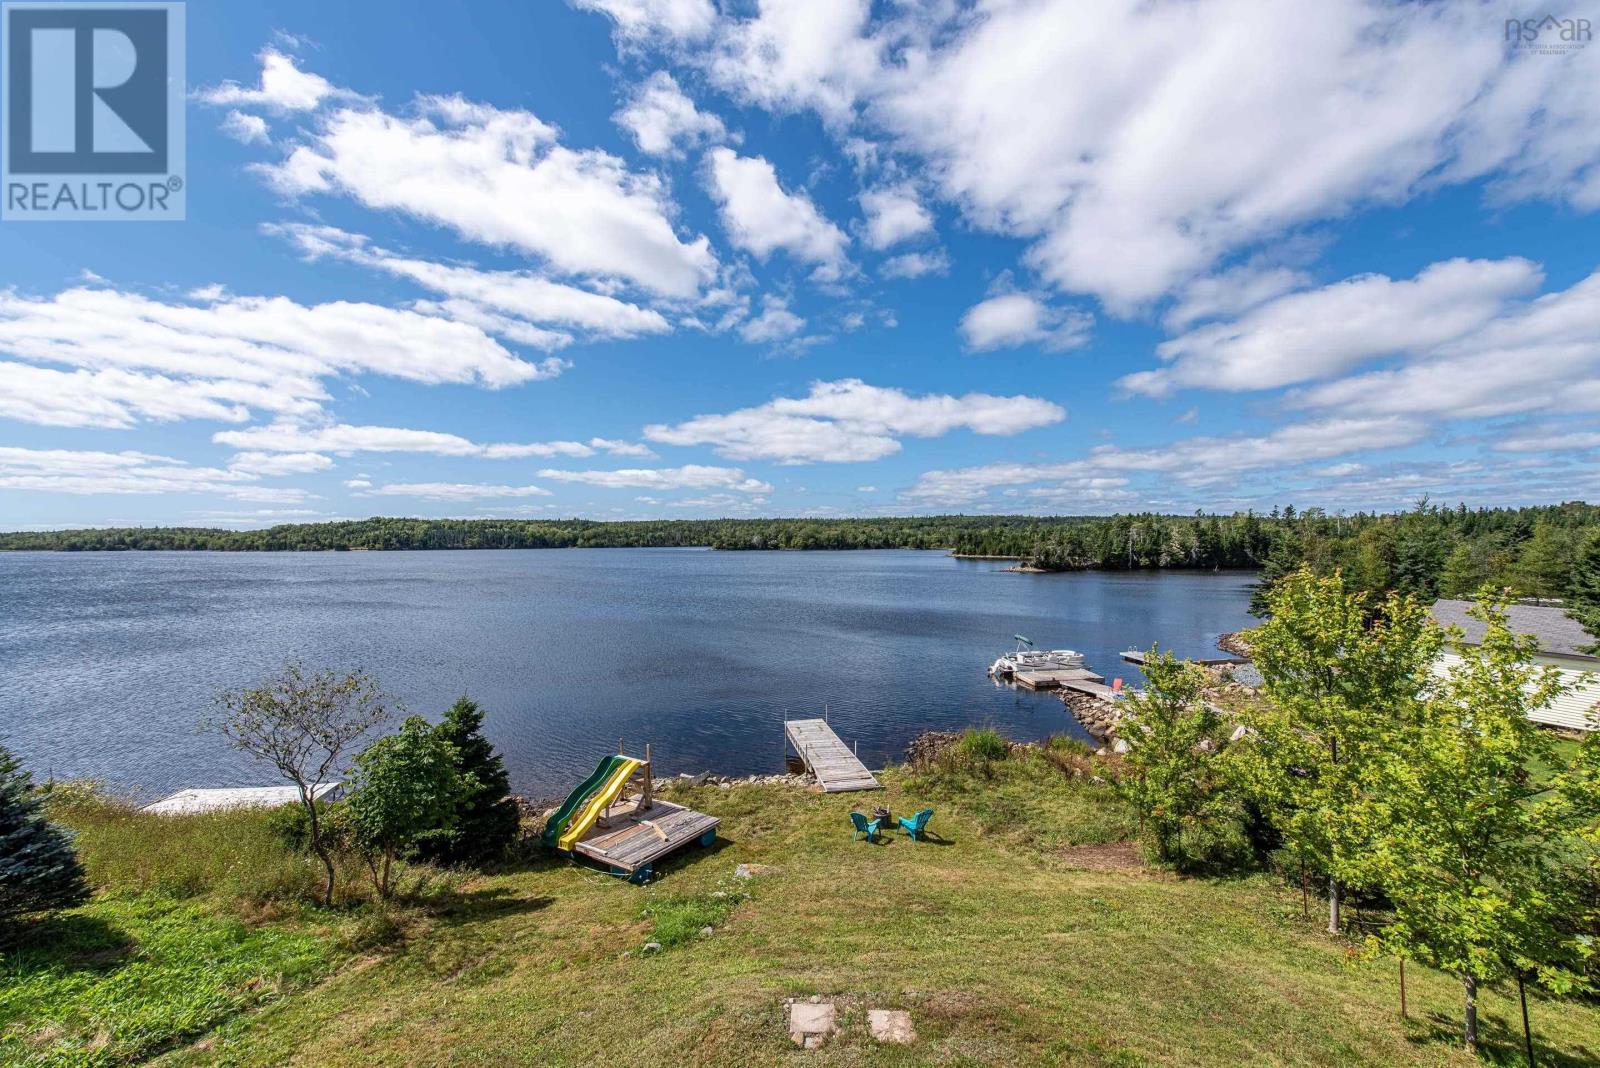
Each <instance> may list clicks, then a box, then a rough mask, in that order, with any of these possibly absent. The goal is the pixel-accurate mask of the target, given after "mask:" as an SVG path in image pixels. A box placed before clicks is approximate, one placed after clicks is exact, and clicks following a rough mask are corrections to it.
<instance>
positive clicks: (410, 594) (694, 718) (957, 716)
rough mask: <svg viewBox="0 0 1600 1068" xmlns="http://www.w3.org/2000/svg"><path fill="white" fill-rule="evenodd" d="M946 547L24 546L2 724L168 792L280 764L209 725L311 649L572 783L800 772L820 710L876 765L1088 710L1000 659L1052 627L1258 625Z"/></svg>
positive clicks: (1204, 591) (514, 766)
mask: <svg viewBox="0 0 1600 1068" xmlns="http://www.w3.org/2000/svg"><path fill="white" fill-rule="evenodd" d="M1004 566H1005V564H1003V563H1000V562H996V561H964V560H955V559H952V558H951V557H949V556H946V555H944V554H942V553H936V552H804V553H801V552H790V553H782V552H737V553H719V552H712V551H709V550H696V549H589V550H585V549H561V550H530V551H510V550H507V551H492V552H406V553H281V554H248V553H81V554H79V553H0V741H3V742H4V743H5V744H6V745H8V746H10V747H11V748H12V749H14V750H16V751H17V752H18V753H19V754H20V755H21V756H22V758H23V760H24V761H25V763H26V764H27V766H28V767H30V768H31V769H32V770H33V771H34V772H35V773H36V774H38V775H40V776H43V775H45V774H54V775H55V776H56V777H58V778H63V777H80V776H92V777H95V778H100V779H105V780H107V781H108V782H110V783H111V784H113V785H114V786H116V787H118V788H119V789H121V790H124V791H135V790H136V791H138V792H139V793H140V794H142V795H159V794H162V793H165V792H168V791H170V790H173V789H176V788H178V787H182V786H213V785H240V784H248V783H265V782H269V781H271V773H270V772H269V771H268V770H267V769H263V768H260V767H257V766H252V765H251V764H250V763H249V762H248V761H247V759H246V758H245V757H243V756H242V755H240V754H237V753H234V752H232V751H230V750H229V749H227V748H226V747H225V746H224V744H223V743H222V741H221V740H220V739H219V738H216V737H214V736H206V735H201V734H198V733H197V732H196V730H195V724H196V722H197V721H198V720H199V719H200V717H201V716H202V715H204V714H205V713H206V712H207V711H208V710H209V709H210V707H211V703H212V699H213V697H214V695H215V694H216V693H217V692H218V691H219V690H221V689H224V688H227V687H233V686H240V685H246V684H249V683H252V682H254V681H256V680H258V679H259V678H261V677H262V676H264V675H266V674H267V673H268V672H270V671H271V670H272V669H273V668H275V667H276V666H278V665H279V664H281V663H282V662H283V660H284V658H285V657H288V656H291V655H293V656H299V657H301V658H303V659H304V660H306V661H307V663H308V664H312V665H328V666H334V667H340V668H344V667H355V666H362V667H365V668H366V669H367V670H369V671H371V672H373V673H374V674H376V675H377V677H378V678H379V680H380V681H381V683H382V684H383V686H384V687H385V689H387V690H388V691H389V692H391V693H392V694H394V695H395V696H396V697H398V698H399V699H400V701H401V702H402V703H403V704H404V706H405V707H406V709H407V710H409V711H413V712H421V713H424V714H426V715H428V716H430V718H431V717H436V716H437V715H438V714H439V713H440V712H441V711H443V709H444V708H445V707H447V706H448V705H449V704H450V702H451V701H452V700H453V699H454V698H455V697H456V696H457V695H459V694H461V693H468V694H471V695H472V696H473V697H475V698H477V699H478V701H479V702H480V703H482V704H483V705H484V706H485V707H486V708H487V709H488V710H489V719H488V732H489V734H490V735H491V737H492V738H493V740H494V742H495V743H496V744H497V745H498V746H499V747H500V749H501V751H502V752H503V753H504V754H505V759H506V764H507V766H508V768H509V769H510V771H511V777H512V781H513V783H514V785H515V787H516V788H517V789H518V790H520V791H523V792H526V793H531V794H536V795H539V796H553V795H558V794H564V793H565V792H566V791H567V790H568V789H570V788H571V786H572V785H574V784H575V783H576V782H577V781H579V780H580V779H581V778H582V777H584V776H585V775H587V774H588V773H589V772H590V771H592V770H593V768H594V765H595V763H596V761H597V760H599V758H600V757H601V756H603V755H605V754H606V753H609V752H612V751H613V750H614V747H615V746H616V745H617V741H618V739H619V738H620V739H623V740H624V741H625V742H626V745H627V747H628V750H629V751H630V752H639V751H642V750H643V748H644V743H645V742H647V741H648V742H651V743H653V746H654V755H655V759H656V763H657V767H658V771H659V773H662V774H672V773H676V772H679V771H691V772H693V771H701V770H705V769H712V770H715V771H718V772H721V773H728V774H747V773H753V772H770V771H776V770H779V769H780V768H781V766H782V765H781V752H782V733H781V723H782V720H783V716H784V713H785V712H788V713H790V714H791V715H800V716H811V715H821V714H822V711H823V708H824V706H825V705H826V706H827V709H828V714H829V720H830V722H832V723H833V725H834V728H835V729H836V730H837V731H838V732H839V734H840V736H841V737H843V738H844V739H845V740H846V742H856V743H858V744H859V746H860V754H861V757H862V759H863V760H865V761H866V762H867V763H868V765H869V766H871V767H878V766H880V764H881V762H882V761H883V760H885V759H887V758H891V757H894V756H898V755H899V754H900V753H901V752H902V751H903V749H904V747H905V745H906V743H907V742H908V741H909V740H910V739H911V738H912V737H914V736H915V735H916V734H918V733H919V732H921V731H923V730H928V729H953V728H959V727H961V726H965V725H967V724H992V725H994V726H996V727H998V728H999V729H1000V730H1002V731H1004V732H1005V733H1006V734H1008V735H1010V736H1011V737H1013V738H1017V739H1028V738H1040V737H1044V736H1045V735H1048V734H1052V733H1060V732H1069V733H1075V734H1078V735H1079V736H1080V737H1082V736H1083V735H1082V732H1081V730H1080V729H1079V728H1078V727H1077V724H1076V723H1075V722H1074V721H1073V720H1072V718H1071V716H1070V715H1069V714H1068V713H1067V711H1066V709H1065V708H1064V707H1063V706H1062V704H1061V702H1060V701H1059V700H1058V699H1056V698H1054V697H1050V696H1048V695H1040V694H1030V693H1026V692H1020V691H1013V690H1010V689H1006V688H1001V687H997V686H995V685H994V684H993V683H991V682H990V681H989V680H988V679H987V678H986V677H985V674H984V672H985V669H986V668H987V667H988V665H989V663H990V662H991V661H992V660H993V659H994V658H995V656H996V655H998V654H999V653H1001V652H1004V651H1005V650H1007V649H1009V648H1011V646H1012V645H1013V644H1014V643H1013V642H1012V641H1011V635H1012V634H1014V633H1020V634H1026V635H1028V636H1029V637H1031V638H1033V639H1034V640H1035V641H1036V642H1038V643H1039V645H1040V646H1041V647H1048V648H1057V647H1068V648H1073V649H1077V650H1079V651H1081V652H1083V653H1084V654H1085V655H1086V656H1087V657H1088V663H1089V666H1090V667H1091V668H1093V669H1095V670H1097V671H1099V672H1100V673H1101V674H1104V675H1106V676H1107V677H1108V678H1110V677H1113V676H1119V675H1120V676H1123V677H1125V678H1128V679H1130V681H1132V680H1136V679H1137V678H1138V674H1137V672H1136V671H1135V669H1133V668H1131V667H1129V666H1128V665H1126V664H1123V663H1121V662H1120V661H1119V660H1118V659H1117V654H1118V653H1119V652H1120V651H1121V650H1123V649H1126V648H1130V647H1137V648H1145V647H1147V646H1148V645H1149V644H1150V643H1151V642H1155V641H1159V642H1160V643H1161V644H1162V646H1163V647H1165V648H1170V649H1172V650H1174V651H1176V652H1178V653H1179V654H1186V655H1191V656H1202V655H1207V654H1210V653H1211V652H1212V650H1213V649H1214V645H1213V643H1214V641H1215V639H1216V637H1217V635H1219V634H1221V633H1223V632H1225V631H1230V630H1236V629H1238V628H1240V627H1241V626H1245V625H1247V624H1248V623H1249V622H1250V619H1249V617H1248V616H1247V615H1246V612H1245V606H1246V604H1247V602H1248V600H1249V584H1250V582H1251V576H1250V575H1248V574H1241V573H1231V574H1220V575H1204V574H1183V573H1175V574H1165V575H1159V574H1092V573H1091V574H1073V575H1019V574H1005V573H1002V572H1001V570H1000V569H1001V568H1002V567H1004Z"/></svg>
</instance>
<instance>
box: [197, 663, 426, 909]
mask: <svg viewBox="0 0 1600 1068" xmlns="http://www.w3.org/2000/svg"><path fill="white" fill-rule="evenodd" d="M217 703H218V712H217V714H216V715H215V716H214V717H213V718H211V719H209V720H207V721H206V722H205V723H204V724H203V726H204V727H205V728H206V729H210V730H215V731H218V732H220V733H221V734H222V735H223V736H224V737H226V738H227V739H228V741H229V742H230V744H232V745H233V747H234V748H235V749H239V750H241V751H243V752H246V753H249V754H250V755H251V756H253V757H255V758H256V759H257V760H261V761H264V762H266V763H269V764H271V765H272V766H273V767H275V768H276V769H277V770H278V773H279V774H280V775H282V776H283V777H284V778H285V779H288V780H289V781H290V782H291V783H293V784H294V785H295V788H296V789H297V790H298V791H299V794H300V803H301V804H302V805H303V806H304V807H305V810H306V819H307V821H308V831H309V834H308V841H309V844H310V846H311V851H312V852H313V853H315V854H316V855H317V857H318V859H320V860H321V861H322V866H323V868H324V869H325V871H326V875H327V878H326V882H325V883H324V886H323V891H322V902H323V904H324V905H332V904H333V882H334V865H333V853H332V852H331V850H330V849H329V848H328V844H327V842H326V841H324V840H323V835H322V823H321V818H320V815H321V814H320V813H319V812H318V810H317V805H316V803H315V800H314V797H315V790H316V788H317V785H318V784H319V783H325V782H329V781H331V780H332V779H334V778H336V777H337V776H339V775H342V774H344V772H345V759H346V754H347V753H349V751H350V749H351V748H352V747H353V746H354V745H355V743H356V742H357V741H359V740H360V739H361V738H362V737H363V736H365V735H366V734H368V733H369V732H370V731H372V730H373V729H374V728H376V727H378V726H379V725H380V724H382V723H383V722H384V721H385V720H386V719H388V718H389V716H390V714H391V711H392V709H393V708H394V705H393V702H392V700H391V699H390V698H389V697H387V696H386V695H385V694H384V693H383V692H382V691H380V690H379V689H378V684H377V682H376V680H374V679H373V678H372V676H370V675H368V674H367V673H366V672H364V671H359V670H358V671H352V672H350V673H349V674H346V675H339V674H337V673H335V672H333V671H326V670H325V671H317V672H307V671H306V669H305V667H304V666H303V665H301V663H300V662H299V661H297V660H290V661H289V662H288V663H286V664H285V665H284V666H283V667H282V668H281V669H280V670H279V671H278V672H277V674H275V675H274V676H272V677H271V678H269V679H268V680H267V681H265V682H263V683H262V684H261V685H259V686H256V687H254V688H253V689H248V690H229V691H227V692H225V693H223V694H222V695H221V696H220V697H219V698H218V699H217Z"/></svg>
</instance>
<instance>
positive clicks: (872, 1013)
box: [867, 1009, 917, 1046]
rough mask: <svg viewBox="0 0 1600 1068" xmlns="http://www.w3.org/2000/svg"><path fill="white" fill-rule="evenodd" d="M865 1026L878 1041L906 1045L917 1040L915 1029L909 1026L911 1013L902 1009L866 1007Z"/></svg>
mask: <svg viewBox="0 0 1600 1068" xmlns="http://www.w3.org/2000/svg"><path fill="white" fill-rule="evenodd" d="M867 1026H868V1027H870V1028H871V1029H872V1037H873V1038H875V1039H877V1040H878V1041H879V1042H892V1043H894V1044H896V1045H901V1046H903V1045H906V1044H908V1043H911V1042H915V1041H916V1040H917V1029H916V1028H915V1027H912V1026H911V1014H910V1013H909V1012H907V1011H906V1010H904V1009H868V1010H867Z"/></svg>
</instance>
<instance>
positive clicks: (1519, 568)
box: [1513, 522, 1572, 597]
mask: <svg viewBox="0 0 1600 1068" xmlns="http://www.w3.org/2000/svg"><path fill="white" fill-rule="evenodd" d="M1571 570H1572V539H1571V538H1570V537H1569V536H1568V535H1567V532H1566V531H1565V530H1562V529H1561V528H1560V527H1557V526H1555V525H1554V524H1552V523H1545V522H1540V523H1538V524H1536V525H1535V526H1534V528H1533V537H1531V538H1529V539H1528V540H1527V541H1526V542H1525V543H1523V546H1522V551H1521V552H1520V553H1519V554H1518V555H1517V563H1516V567H1515V568H1514V569H1513V580H1514V582H1515V583H1516V588H1517V592H1518V593H1520V594H1522V595H1523V596H1524V597H1560V596H1561V595H1562V594H1564V593H1566V587H1567V578H1568V575H1569V574H1570V573H1571Z"/></svg>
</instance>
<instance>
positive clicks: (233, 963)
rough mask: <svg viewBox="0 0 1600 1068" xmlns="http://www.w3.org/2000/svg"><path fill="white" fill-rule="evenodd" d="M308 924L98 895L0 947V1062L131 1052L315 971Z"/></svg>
mask: <svg viewBox="0 0 1600 1068" xmlns="http://www.w3.org/2000/svg"><path fill="white" fill-rule="evenodd" d="M332 961H333V956H332V951H331V949H330V947H329V945H328V944H327V942H326V941H325V940H324V939H321V938H319V937H317V936H316V935H315V934H313V933H311V932H310V931H307V930H303V929H297V928H296V927H294V926H292V925H289V924H285V923H277V924H272V925H264V926H258V927H251V926H248V925H246V924H245V923H244V922H242V921H241V920H239V919H237V918H235V917H232V916H219V915H217V914H216V913H215V912H214V911H212V910H211V909H209V908H208V907H207V906H206V905H205V904H203V903H200V902H195V901H178V900H174V899H172V898H168V897H164V896H162V895H159V894H141V895H137V896H133V897H103V898H101V899H99V900H97V901H95V902H93V903H92V904H89V905H87V906H85V907H83V908H80V909H76V910H74V911H72V912H70V913H67V914H65V915H62V916H59V917H56V918H53V919H50V920H47V921H45V922H43V923H41V924H39V925H38V926H36V927H34V928H32V929H30V930H29V931H28V932H27V935H26V937H25V938H24V939H23V940H21V941H20V942H17V943H14V944H11V945H8V946H6V947H4V948H3V949H0V1063H3V1064H7V1065H34V1064H38V1065H101V1064H123V1063H128V1062H130V1061H137V1060H140V1059H142V1058H144V1057H147V1056H149V1055H151V1054H153V1053H156V1052H159V1051H160V1050H162V1049H163V1048H165V1047H167V1046H170V1045H172V1044H173V1043H175V1042H177V1041H180V1040H185V1039H190V1038H194V1037H196V1036H199V1035H202V1034H204V1033H205V1032H207V1031H208V1030H210V1029H211V1028H212V1027H215V1026H216V1025H217V1024H219V1023H221V1022H222V1021H223V1020H225V1019H227V1018H228V1017H230V1016H232V1015H233V1014H235V1013H237V1012H240V1011H241V1010H243V1009H246V1008H248V1007H250V1006H253V1005H258V1004H261V1003H263V1002H266V1001H269V1000H272V999H274V998H277V997H281V996H282V995H283V994H285V993H287V992H288V991H290V990H293V989H296V988H298V987H301V986H304V985H305V984H307V983H309V982H311V981H313V980H315V979H317V978H319V977H321V976H322V975H323V974H324V973H325V972H326V971H327V970H328V968H329V967H330V966H331V964H332Z"/></svg>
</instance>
